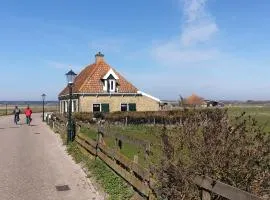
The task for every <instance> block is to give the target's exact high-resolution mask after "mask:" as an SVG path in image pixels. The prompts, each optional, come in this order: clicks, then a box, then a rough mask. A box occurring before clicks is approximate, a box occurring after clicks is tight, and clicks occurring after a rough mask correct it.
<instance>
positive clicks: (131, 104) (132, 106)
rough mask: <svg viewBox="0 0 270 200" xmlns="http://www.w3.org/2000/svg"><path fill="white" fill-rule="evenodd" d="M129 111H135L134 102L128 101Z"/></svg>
mask: <svg viewBox="0 0 270 200" xmlns="http://www.w3.org/2000/svg"><path fill="white" fill-rule="evenodd" d="M128 107H129V111H136V110H137V109H136V103H130V104H128Z"/></svg>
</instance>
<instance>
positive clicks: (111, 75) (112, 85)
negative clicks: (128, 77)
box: [103, 69, 119, 93]
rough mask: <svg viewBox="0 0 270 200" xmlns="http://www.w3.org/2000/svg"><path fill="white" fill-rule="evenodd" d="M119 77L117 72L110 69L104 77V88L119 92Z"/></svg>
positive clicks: (108, 90)
mask: <svg viewBox="0 0 270 200" xmlns="http://www.w3.org/2000/svg"><path fill="white" fill-rule="evenodd" d="M117 79H119V78H118V76H117V75H116V74H115V72H114V71H113V70H112V69H110V70H109V71H108V72H107V74H106V75H105V76H104V77H103V90H104V91H106V92H110V93H111V92H117V91H118V88H117V82H116V80H117Z"/></svg>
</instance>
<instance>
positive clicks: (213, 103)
mask: <svg viewBox="0 0 270 200" xmlns="http://www.w3.org/2000/svg"><path fill="white" fill-rule="evenodd" d="M217 106H218V107H223V106H224V103H222V102H218V101H214V100H204V103H203V107H217Z"/></svg>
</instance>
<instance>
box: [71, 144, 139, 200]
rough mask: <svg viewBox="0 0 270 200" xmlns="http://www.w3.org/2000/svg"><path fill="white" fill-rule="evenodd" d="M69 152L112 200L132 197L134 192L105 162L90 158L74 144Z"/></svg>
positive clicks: (123, 199)
mask: <svg viewBox="0 0 270 200" xmlns="http://www.w3.org/2000/svg"><path fill="white" fill-rule="evenodd" d="M68 152H69V154H70V155H72V156H73V158H74V160H75V161H76V162H77V163H84V164H85V166H86V167H87V169H88V170H89V172H90V174H89V175H88V177H91V176H93V178H94V179H95V180H96V181H97V182H98V183H99V184H100V185H101V186H102V187H103V188H104V190H105V192H106V193H107V194H109V199H110V200H127V199H130V198H131V197H132V195H133V194H134V191H133V189H132V187H131V186H129V185H128V184H127V183H126V181H125V180H124V179H122V178H121V177H120V176H118V175H117V174H116V173H115V172H113V171H112V170H111V169H110V168H109V167H108V166H107V165H106V164H105V163H104V162H103V161H101V160H100V159H95V158H91V157H89V155H88V154H87V153H84V152H83V151H81V150H80V148H79V147H78V145H77V144H76V143H75V142H73V143H71V144H69V145H68Z"/></svg>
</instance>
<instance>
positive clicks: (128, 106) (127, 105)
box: [120, 103, 129, 112]
mask: <svg viewBox="0 0 270 200" xmlns="http://www.w3.org/2000/svg"><path fill="white" fill-rule="evenodd" d="M123 104H125V105H127V111H122V105H123ZM120 111H121V112H128V111H129V106H128V103H120Z"/></svg>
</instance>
